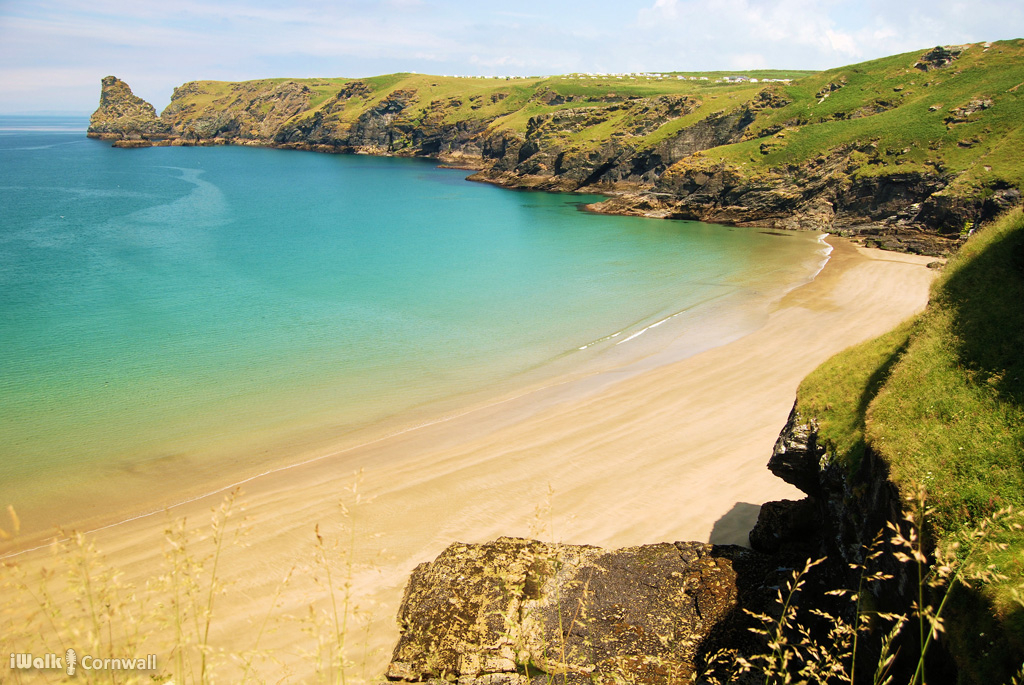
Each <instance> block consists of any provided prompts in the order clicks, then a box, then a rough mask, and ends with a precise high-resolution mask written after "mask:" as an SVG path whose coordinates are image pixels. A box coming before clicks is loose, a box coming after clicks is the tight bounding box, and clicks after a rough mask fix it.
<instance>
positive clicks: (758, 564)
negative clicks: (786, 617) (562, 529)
mask: <svg viewBox="0 0 1024 685" xmlns="http://www.w3.org/2000/svg"><path fill="white" fill-rule="evenodd" d="M770 571H771V569H770V568H767V558H766V557H764V556H762V555H760V554H758V553H757V552H753V551H751V550H747V549H744V548H741V547H734V546H716V545H710V544H704V543H697V542H679V543H675V544H670V543H661V544H654V545H644V546H641V547H629V548H625V549H619V550H614V551H609V550H605V549H601V548H598V547H589V546H578V545H553V544H548V543H543V542H538V541H535V540H522V539H516V538H500V539H498V540H496V541H494V542H489V543H486V544H480V545H467V544H462V543H455V544H453V545H451V546H450V547H448V549H446V550H445V551H444V552H443V553H442V554H441V555H440V556H439V557H438V558H437V559H436V560H435V561H433V562H431V563H427V564H421V565H420V566H419V567H417V568H416V570H415V571H414V572H413V574H412V577H411V578H410V580H409V585H408V587H407V589H406V593H405V597H404V599H403V601H402V605H401V608H400V609H399V624H400V628H401V637H400V638H399V642H398V645H397V646H396V648H395V651H394V655H393V657H392V661H391V664H390V665H389V666H388V669H387V672H386V676H387V678H388V680H392V681H394V680H401V681H410V682H427V681H432V680H433V681H437V680H449V681H454V680H456V679H457V680H458V682H459V684H460V685H483V684H484V683H487V684H490V685H496V684H498V683H509V684H513V683H514V684H521V685H525V684H526V683H528V682H537V683H541V682H547V681H548V679H549V678H550V676H553V675H558V676H559V678H561V679H563V680H565V681H566V682H581V683H583V682H587V683H590V682H617V683H639V682H643V683H682V682H690V678H691V676H693V675H694V673H696V672H699V670H700V663H701V661H702V657H703V656H704V655H706V654H708V653H711V652H714V651H716V650H717V649H718V643H719V642H721V641H723V640H724V641H726V642H729V643H731V644H734V643H735V641H736V640H737V639H743V637H742V635H743V634H744V633H746V629H745V627H741V626H740V624H741V623H743V622H744V621H746V620H747V618H746V616H745V615H744V614H743V613H742V612H741V611H740V610H739V609H738V607H739V606H741V605H742V606H750V605H755V604H762V603H763V601H764V598H765V597H766V596H767V595H766V592H767V594H770V592H768V591H766V589H765V588H764V587H763V585H762V582H763V581H764V580H765V579H766V577H768V576H771V575H772V573H771V572H770ZM753 578H757V579H758V580H757V581H756V582H750V579H753Z"/></svg>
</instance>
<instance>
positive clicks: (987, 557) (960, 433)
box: [798, 210, 1024, 674]
mask: <svg viewBox="0 0 1024 685" xmlns="http://www.w3.org/2000/svg"><path fill="white" fill-rule="evenodd" d="M798 410H799V411H800V412H801V414H803V415H804V416H815V417H817V418H818V420H819V426H820V438H821V440H822V441H823V443H824V444H825V445H826V446H827V448H828V449H829V451H830V452H831V454H832V457H833V458H834V459H838V460H840V461H842V462H844V463H846V464H847V465H848V466H849V467H850V468H851V469H852V468H853V467H855V466H856V465H857V463H858V462H859V460H860V459H861V458H862V456H863V455H864V451H865V450H866V449H871V450H873V451H874V452H875V453H876V454H878V455H879V456H880V457H882V459H884V461H885V463H886V464H887V465H888V467H889V470H890V478H891V480H892V481H893V482H894V483H895V484H896V485H897V487H898V488H899V490H900V491H901V493H903V494H904V495H912V494H913V493H915V492H916V491H917V490H918V489H919V488H923V489H924V491H925V492H926V495H927V502H928V504H929V506H930V507H931V508H932V511H931V512H930V514H929V516H928V530H929V533H930V535H931V536H932V539H933V541H934V542H935V543H936V544H938V545H943V544H945V543H949V542H951V541H953V540H957V539H959V538H961V537H962V536H963V535H964V534H965V532H968V531H971V530H974V529H975V528H976V527H977V526H979V525H980V524H981V522H982V521H983V520H985V519H986V518H988V517H992V516H993V515H994V514H996V512H997V511H999V510H1001V509H1004V508H1005V507H1013V508H1015V509H1016V510H1017V511H1021V510H1022V509H1024V215H1022V214H1021V212H1020V211H1019V210H1015V211H1013V212H1011V213H1010V214H1009V215H1007V216H1004V217H1003V218H1002V219H1000V220H999V221H998V222H995V223H994V224H993V225H991V226H989V227H987V228H985V229H984V230H983V231H981V232H980V233H978V234H976V235H974V236H973V237H972V238H971V239H970V240H968V241H967V243H966V244H965V245H964V247H963V248H962V249H961V250H960V252H959V253H958V254H957V256H956V257H955V258H954V259H953V260H952V261H951V262H950V263H949V264H948V265H947V266H946V268H945V270H944V272H943V274H942V275H941V277H940V278H939V279H938V280H937V281H936V283H935V285H934V286H933V290H932V297H931V301H930V303H929V305H928V308H927V310H926V311H925V312H924V313H923V314H922V315H921V316H919V317H918V318H916V319H914V320H913V321H910V322H907V323H905V324H904V325H902V326H901V327H899V328H897V329H896V330H894V331H892V332H890V333H888V334H886V335H884V336H882V337H880V338H878V339H876V340H873V341H870V342H868V343H864V344H862V345H859V346H857V347H854V348H851V349H849V350H847V351H845V352H843V353H841V354H840V355H837V356H836V357H834V358H833V359H831V360H829V361H828V362H826V363H825V364H824V365H823V366H822V367H820V368H819V369H817V370H816V371H815V372H814V373H813V374H811V375H810V376H808V378H807V379H805V381H804V382H803V384H802V385H801V388H800V391H799V399H798ZM1017 521H1018V522H1019V519H1018V520H1017ZM991 541H992V542H994V543H996V544H994V545H992V546H990V547H987V548H985V549H983V550H981V551H980V552H978V554H980V555H981V556H980V557H976V559H975V561H976V562H977V563H978V566H979V567H980V568H983V569H986V575H987V577H986V579H985V580H984V582H982V583H981V584H980V585H979V587H980V599H978V598H976V599H975V600H970V601H969V600H967V599H964V598H961V601H960V605H959V607H958V610H959V617H958V618H957V617H954V619H953V620H952V621H951V624H950V625H951V627H950V633H951V635H953V638H952V639H953V641H954V643H955V644H957V645H959V650H960V652H961V656H962V657H963V658H964V659H965V660H967V661H968V662H969V663H970V664H971V668H972V669H974V670H976V671H977V673H981V674H984V673H985V669H986V668H988V666H986V665H985V664H986V663H988V664H990V665H991V664H994V663H995V662H996V661H997V659H996V658H995V656H996V655H993V654H988V652H986V650H987V649H990V648H991V644H992V643H991V635H989V637H988V638H986V637H985V635H986V628H984V627H983V626H985V625H986V623H991V622H993V619H994V623H995V624H996V625H998V626H999V629H1000V630H1001V631H1002V632H1004V633H1005V634H1006V635H1007V636H1008V637H1007V640H1008V641H1009V643H1010V644H1014V645H1015V646H1016V649H1017V650H1021V649H1024V616H1022V604H1021V601H1022V598H1021V596H1020V594H1019V592H1020V590H1021V589H1022V585H1024V531H1022V530H1021V529H1020V526H1019V523H1016V524H1014V523H1011V524H1010V525H1004V526H1001V527H999V528H998V530H996V532H995V533H994V534H993V535H992V537H991ZM964 549H966V548H963V549H962V550H961V553H964V552H963V550H964ZM982 605H987V607H984V606H982ZM979 614H980V615H979ZM986 654H988V656H986ZM964 655H967V656H964ZM971 655H973V656H971ZM1018 665H1019V664H1018ZM1014 668H1016V666H1014Z"/></svg>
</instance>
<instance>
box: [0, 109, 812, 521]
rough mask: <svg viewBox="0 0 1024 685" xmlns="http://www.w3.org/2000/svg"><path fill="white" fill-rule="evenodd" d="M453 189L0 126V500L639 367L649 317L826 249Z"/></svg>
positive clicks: (757, 289)
mask: <svg viewBox="0 0 1024 685" xmlns="http://www.w3.org/2000/svg"><path fill="white" fill-rule="evenodd" d="M465 176H466V172H464V171H456V170H450V169H438V168H435V167H434V165H433V164H431V163H430V162H427V161H422V160H406V159H387V158H371V157H362V156H332V155H322V154H314V153H302V152H290V151H278V150H267V149H253V148H239V147H228V148H150V149H142V150H116V149H113V148H111V147H110V146H109V144H107V143H103V142H100V141H94V140H89V139H86V138H85V135H84V121H81V120H77V121H76V120H58V119H50V120H33V119H27V118H12V117H2V118H0V213H2V214H0V217H2V218H0V340H2V344H0V410H2V411H0V504H6V503H8V502H19V501H20V500H23V499H25V498H30V497H40V496H44V497H45V496H51V497H52V496H59V495H60V493H61V489H60V488H61V486H60V485H59V483H61V482H63V481H66V480H67V479H69V478H72V477H74V478H86V479H87V478H88V477H92V478H95V479H100V478H103V477H104V474H112V473H118V474H121V475H123V474H126V473H127V474H129V475H130V474H131V473H133V472H136V471H138V472H144V471H145V470H146V465H147V464H160V463H162V462H163V461H166V460H171V461H174V460H178V461H177V462H175V463H179V464H186V465H187V464H189V463H192V464H195V463H200V462H204V460H205V461H207V462H208V461H210V460H217V459H222V460H224V464H225V468H228V467H229V465H230V464H234V463H235V462H238V461H247V462H251V463H258V462H259V460H260V451H261V446H262V445H263V444H264V443H265V442H270V441H273V440H275V439H278V438H279V437H280V436H281V435H301V434H303V431H307V432H310V433H313V432H316V431H323V430H324V429H325V428H330V429H331V430H333V431H334V432H335V433H337V434H343V433H344V432H345V431H346V430H351V429H355V428H358V427H360V426H364V425H366V424H368V423H372V422H374V421H380V420H382V419H385V418H387V417H393V416H396V415H401V414H402V413H403V412H408V411H411V410H413V409H414V408H417V407H420V408H422V407H424V406H430V404H431V403H435V402H439V401H444V400H450V399H451V398H453V397H458V396H460V395H464V394H466V393H472V392H478V391H480V390H482V389H485V388H487V387H490V386H493V385H496V384H501V383H505V382H508V381H509V379H515V378H516V377H519V376H522V375H523V374H525V373H527V372H530V373H538V370H539V371H543V369H545V368H548V367H549V366H552V364H553V363H555V362H557V363H559V364H563V365H564V364H565V363H566V362H567V361H568V362H570V363H571V362H572V361H573V360H575V359H579V360H580V361H581V362H582V361H585V360H586V359H591V358H595V357H596V356H598V355H601V354H602V353H606V352H607V351H609V350H613V348H619V351H621V350H622V349H626V347H627V346H631V345H632V346H637V347H636V349H637V350H640V349H641V348H640V347H639V346H640V345H641V344H643V343H644V341H645V339H647V338H653V335H639V336H638V335H637V334H638V333H641V332H644V331H653V329H650V328H649V327H650V326H651V325H652V324H657V323H658V322H661V321H664V320H665V319H666V318H667V317H671V316H673V315H675V314H678V313H679V312H684V311H686V312H690V313H692V314H693V317H691V318H689V319H686V321H689V322H690V323H689V325H695V324H694V322H699V321H700V320H701V318H700V317H699V316H697V315H698V314H699V313H700V312H701V311H704V310H702V309H701V307H704V308H705V309H707V308H708V307H711V308H712V309H714V307H718V310H717V311H723V310H722V307H726V306H727V305H728V303H729V302H735V303H747V304H749V300H750V298H752V297H757V296H758V295H764V294H765V293H781V292H783V291H784V289H785V288H787V287H792V286H793V285H796V284H798V283H800V282H802V281H804V280H806V279H807V278H809V277H811V276H812V275H813V274H814V273H815V271H816V270H817V268H818V267H820V264H821V260H822V258H823V255H822V247H823V246H822V244H821V243H819V242H818V241H817V240H816V236H813V235H809V234H795V235H787V236H778V235H770V234H768V233H767V232H763V231H759V230H756V229H733V228H724V227H717V226H708V225H703V224H699V223H691V222H669V221H658V220H645V219H636V218H625V217H608V216H599V215H593V214H588V213H585V212H581V211H579V205H580V204H581V203H584V202H588V201H593V200H594V199H596V198H593V197H583V196H572V195H555V194H544V193H524V192H512V191H508V190H503V189H500V188H496V187H491V186H487V185H481V184H474V183H468V182H466V181H465V180H464V178H465ZM701 303H703V304H701ZM712 309H708V311H712ZM672 322H675V323H674V325H677V326H681V325H683V321H682V320H680V321H676V320H675V319H671V320H670V323H672ZM669 328H670V326H665V327H664V330H668V329H669ZM664 330H662V329H661V328H659V331H661V332H662V334H663V333H664ZM240 451H241V452H244V454H242V453H239V452H240ZM69 474H70V475H69ZM86 474H90V475H88V476H87V475H86Z"/></svg>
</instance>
